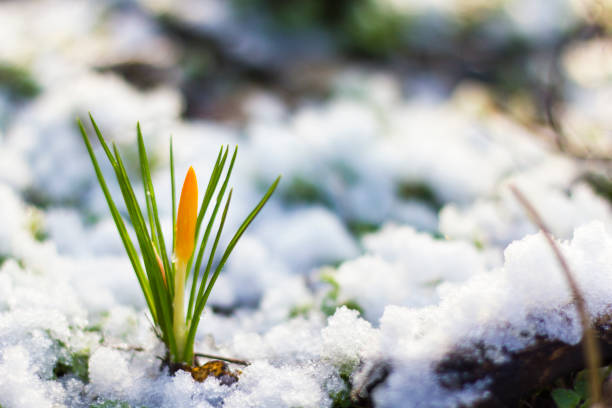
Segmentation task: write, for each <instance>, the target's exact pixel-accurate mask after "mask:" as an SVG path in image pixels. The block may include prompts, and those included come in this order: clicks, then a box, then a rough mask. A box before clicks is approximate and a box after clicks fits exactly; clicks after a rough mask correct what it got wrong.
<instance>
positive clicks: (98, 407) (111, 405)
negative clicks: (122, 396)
mask: <svg viewBox="0 0 612 408" xmlns="http://www.w3.org/2000/svg"><path fill="white" fill-rule="evenodd" d="M89 408H146V407H145V406H142V405H141V406H138V407H135V406H133V405H130V404H128V403H127V402H122V401H116V400H99V401H97V402H95V403H93V404H91V405H90V406H89Z"/></svg>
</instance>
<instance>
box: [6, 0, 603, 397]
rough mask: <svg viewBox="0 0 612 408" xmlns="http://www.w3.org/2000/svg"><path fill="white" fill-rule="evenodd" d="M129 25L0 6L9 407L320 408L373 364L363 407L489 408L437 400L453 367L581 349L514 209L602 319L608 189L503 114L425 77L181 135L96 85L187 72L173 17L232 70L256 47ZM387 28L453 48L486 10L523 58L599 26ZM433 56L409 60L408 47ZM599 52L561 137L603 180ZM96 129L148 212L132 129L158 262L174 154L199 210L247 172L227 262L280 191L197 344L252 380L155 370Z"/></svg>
mask: <svg viewBox="0 0 612 408" xmlns="http://www.w3.org/2000/svg"><path fill="white" fill-rule="evenodd" d="M111 3H112V4H111ZM115 3H116V4H115ZM119 3H121V2H96V1H83V2H74V1H69V0H41V1H36V2H25V1H24V2H8V3H7V2H4V3H0V37H1V38H3V41H2V43H1V44H0V63H1V64H7V65H10V66H14V67H17V68H19V69H22V70H24V71H25V72H27V73H28V74H29V75H31V76H32V77H33V78H34V79H35V80H36V82H37V83H38V85H39V86H40V93H39V94H38V95H36V96H32V97H31V98H29V99H27V100H25V101H24V102H22V103H20V104H12V102H10V100H9V99H8V98H5V96H4V94H3V93H2V91H1V90H0V406H1V407H3V408H22V407H23V408H26V407H53V408H59V407H70V408H81V407H89V406H91V405H92V404H95V403H99V404H108V405H109V406H113V405H112V404H115V403H116V404H122V403H125V404H129V406H131V407H140V406H145V407H147V408H154V407H176V406H181V407H183V406H184V407H199V408H209V407H210V408H213V407H214V408H218V407H221V406H223V407H227V408H233V407H271V408H276V407H279V408H280V407H295V406H301V407H330V406H332V405H333V404H334V403H336V404H341V403H343V402H346V401H339V402H338V401H337V399H341V398H343V395H344V396H345V397H344V398H346V395H348V392H349V391H350V385H351V383H352V384H353V385H354V384H357V383H358V382H359V381H361V380H362V379H363V377H364V376H365V375H367V372H368V369H369V368H371V367H373V366H375V365H376V364H378V363H379V362H386V363H387V364H389V366H390V367H391V371H390V375H389V377H388V378H387V379H386V380H385V381H384V382H383V383H382V384H380V385H379V386H378V387H376V389H375V390H374V394H373V398H374V402H375V403H376V406H378V407H397V406H406V405H409V406H458V405H461V404H466V405H469V404H470V403H472V402H474V401H476V400H477V399H480V398H483V397H486V395H487V386H488V380H487V379H484V380H482V381H480V382H477V383H474V384H472V385H471V386H466V387H464V388H462V389H458V390H451V389H446V388H444V387H443V386H442V385H441V384H440V377H439V375H438V374H437V373H436V371H435V367H436V365H437V364H439V363H440V361H442V360H443V359H444V357H445V356H446V355H447V353H449V352H451V351H452V350H455V349H457V348H468V349H469V348H470V347H475V344H485V345H486V346H487V350H488V351H487V353H488V354H487V357H489V358H491V359H492V360H493V361H496V362H501V361H506V360H507V359H509V358H511V357H512V356H511V353H512V352H516V351H520V350H522V349H524V348H525V347H527V346H529V345H533V344H534V343H535V342H537V341H538V339H550V340H559V341H561V342H564V343H566V344H570V345H574V344H577V343H578V342H579V341H580V338H581V326H580V324H579V322H578V319H577V315H576V311H575V307H574V306H575V305H574V303H573V301H572V297H571V294H570V292H569V290H568V286H567V283H566V281H565V279H564V277H563V275H562V273H561V271H560V269H559V266H558V264H557V261H556V259H555V258H554V257H553V255H552V252H551V249H550V247H549V246H548V244H547V243H546V242H545V240H544V239H543V236H542V234H541V233H538V232H537V229H536V228H535V227H534V225H533V223H532V222H531V221H530V220H529V218H528V217H527V215H526V214H525V211H524V209H523V208H522V207H521V206H520V205H519V203H518V202H517V201H516V199H515V198H514V197H513V195H512V193H511V191H510V189H509V188H508V187H509V186H510V185H515V186H517V187H518V188H520V189H521V191H522V192H524V194H525V195H526V196H527V197H528V198H529V200H530V201H531V202H532V203H533V205H534V207H535V208H536V209H537V210H538V212H539V213H540V214H541V216H542V218H543V219H544V221H545V223H546V224H547V225H548V226H549V228H550V230H551V231H552V233H553V235H554V236H555V239H557V242H558V244H559V246H560V247H561V249H562V251H563V253H564V255H565V257H566V258H567V260H568V262H569V264H570V267H571V269H572V272H573V273H574V275H575V277H576V279H577V281H578V285H579V286H580V288H581V289H582V291H583V293H584V296H585V299H586V303H587V308H588V312H589V315H590V317H591V318H592V319H596V318H597V317H600V316H604V315H607V314H609V313H610V312H611V307H610V301H609V299H610V298H611V295H612V235H611V234H612V212H611V211H610V209H611V208H610V202H609V201H606V198H605V197H604V196H602V195H599V194H598V193H597V192H596V191H595V190H594V189H593V187H592V186H591V185H590V184H589V183H587V182H586V181H585V177H584V175H585V174H586V173H588V172H589V171H591V170H592V168H591V167H589V166H592V165H593V163H589V162H588V160H575V159H572V158H571V157H570V156H568V155H567V154H562V152H559V151H558V150H557V149H556V148H555V147H554V146H552V144H551V143H549V141H550V134H549V133H547V132H546V131H545V130H543V129H541V128H540V125H539V124H531V125H530V126H528V125H526V124H525V123H522V122H519V121H518V120H517V119H516V117H513V116H512V115H511V114H510V113H508V112H502V111H500V110H499V109H498V108H497V107H496V102H495V99H494V96H493V95H492V91H490V90H489V89H488V88H487V87H485V86H484V85H478V84H476V83H474V82H472V81H464V82H462V83H460V84H458V85H457V86H456V87H455V88H454V89H452V90H451V89H449V85H448V84H446V83H443V81H441V80H440V79H436V78H434V77H431V76H428V75H426V74H423V73H421V74H419V75H416V76H415V78H411V79H407V80H406V83H401V82H400V81H398V80H397V79H395V78H394V77H393V76H391V75H389V74H386V73H383V72H377V71H375V70H373V69H350V70H343V69H338V72H337V74H335V76H334V78H333V80H331V82H332V84H333V85H332V86H331V89H330V90H329V95H327V98H326V99H324V100H321V101H318V102H316V103H313V102H312V101H300V100H298V101H295V103H294V104H293V105H292V106H289V105H288V104H286V101H284V100H283V99H282V98H280V97H279V96H278V95H276V94H274V93H272V92H271V91H261V92H260V91H257V90H250V91H249V97H248V98H247V99H246V102H244V104H243V106H242V107H241V110H242V112H241V113H242V115H243V116H242V117H241V119H240V120H236V121H235V122H234V121H230V122H223V123H222V122H220V121H217V120H212V119H209V120H202V119H197V120H196V119H191V118H185V117H184V116H183V113H184V112H183V110H184V107H185V106H186V105H185V104H186V101H185V100H184V99H183V98H184V96H183V94H182V93H181V90H180V89H179V88H178V86H177V85H176V83H174V82H173V81H168V82H167V83H165V84H164V85H161V86H157V87H153V88H152V89H149V90H146V91H143V90H139V89H137V88H135V87H134V86H133V85H131V84H130V83H129V82H128V81H127V80H126V79H124V78H122V77H120V76H118V75H116V74H113V73H111V72H106V71H105V70H104V69H101V68H103V67H104V66H105V65H113V64H122V63H130V62H134V61H135V62H143V63H146V64H150V65H152V66H154V67H156V68H159V69H167V70H172V67H173V66H174V65H175V64H176V61H177V60H179V59H180V58H181V55H182V52H184V51H183V50H177V49H176V48H175V45H173V42H172V41H171V39H170V38H169V36H167V35H166V34H165V33H164V31H163V30H161V29H160V26H159V23H158V22H157V21H156V19H155V16H156V15H158V13H167V14H168V15H172V16H174V17H176V18H178V19H179V20H180V21H182V22H187V23H188V24H190V27H192V28H196V29H198V30H203V32H207V33H211V35H214V36H223V35H225V34H228V33H229V34H231V35H230V36H228V38H229V39H230V41H233V40H235V39H237V40H236V41H237V43H240V44H244V43H243V42H241V41H243V40H244V41H246V40H245V34H249V31H248V30H249V28H248V27H249V26H248V25H245V26H244V27H243V26H242V25H241V21H240V17H239V16H238V15H237V14H235V10H234V9H233V8H231V6H229V5H227V4H226V3H224V2H219V1H206V2H191V1H189V2H185V3H181V2H169V1H163V0H139V1H135V2H130V3H133V4H132V5H131V6H129V7H128V6H125V5H123V6H125V10H123V11H121V9H122V7H123V6H121V5H119ZM376 3H377V4H378V5H382V6H384V7H387V6H388V7H390V10H392V11H393V12H394V13H398V14H399V15H401V16H402V18H417V19H420V18H423V20H422V21H423V22H424V23H423V24H424V25H425V29H423V27H421V28H418V27H417V30H419V32H420V33H421V34H422V33H424V32H427V28H428V27H429V28H431V27H432V26H435V25H436V24H441V23H442V22H446V23H445V24H447V25H448V26H445V28H444V27H443V28H444V29H443V30H442V32H439V34H440V35H442V34H443V35H442V37H445V36H449V35H453V34H452V33H453V32H456V30H457V29H458V28H457V27H459V25H460V22H461V19H462V16H463V15H464V14H463V13H465V12H466V10H480V11H479V12H478V13H476V14H475V15H476V16H477V17H478V19H482V20H478V21H475V24H482V26H481V27H482V29H483V30H485V32H486V31H487V30H491V27H495V30H493V31H494V32H495V38H494V39H493V40H492V41H495V42H504V41H513V39H516V38H517V37H522V38H523V40H525V41H528V42H529V43H530V45H531V46H534V47H539V46H541V45H542V44H545V43H547V41H549V40H550V38H551V35H552V36H558V35H564V33H567V32H568V30H572V29H573V27H574V26H575V24H577V23H578V21H580V20H583V19H585V18H587V17H585V16H584V15H583V14H582V12H581V11H579V10H577V9H576V8H575V5H573V4H570V3H572V2H569V1H561V0H558V1H554V2H551V3H550V4H548V3H547V4H546V5H545V4H544V3H542V4H538V5H535V4H533V5H532V4H530V5H529V7H525V3H526V2H525V1H522V0H511V1H499V2H491V4H488V5H483V4H482V2H479V1H476V2H469V4H468V3H465V2H457V1H445V0H441V1H436V2H430V3H428V4H425V3H424V2H417V1H412V0H411V1H399V0H394V1H389V0H385V1H383V0H379V1H378V2H376ZM139 7H142V9H140V8H139ZM483 10H487V11H488V12H484V11H483ZM41 16H45V18H42V17H41ZM23 21H37V22H39V24H20V23H21V22H23ZM445 30H446V31H445ZM247 37H248V35H247ZM269 37H270V36H269V33H267V32H261V31H258V32H257V34H256V35H255V34H254V37H253V38H252V39H250V41H252V44H253V43H255V45H257V47H259V48H257V49H260V50H263V51H266V53H263V52H262V55H261V56H260V59H259V60H257V59H256V58H255V57H257V56H254V55H253V53H252V49H244V48H241V47H239V46H237V47H236V49H233V51H232V55H234V56H235V57H236V58H238V59H239V60H240V61H245V60H246V61H251V62H253V63H254V64H256V65H257V64H265V63H266V61H268V62H270V61H272V62H271V63H272V64H274V63H276V62H278V61H281V60H282V59H283V58H285V57H286V55H288V54H287V53H289V51H287V50H286V49H282V50H281V48H278V49H279V50H280V51H278V52H272V51H270V50H276V48H275V46H274V45H275V44H274V43H273V41H272V40H271V39H270V38H269ZM238 40H241V41H238ZM247 40H248V38H247ZM429 40H430V37H427V36H426V35H425V36H424V35H418V36H416V37H415V40H414V41H415V47H416V48H417V49H418V48H419V45H418V43H421V44H427V43H428V41H429ZM288 41H289V40H288ZM609 45H610V44H609V41H608V40H604V39H593V40H588V41H583V42H579V43H578V42H577V43H576V44H573V45H572V46H571V47H570V48H568V50H566V51H565V53H564V55H563V59H562V63H563V66H562V69H563V71H564V72H565V73H566V74H567V75H568V77H569V79H570V81H568V83H567V84H565V87H566V88H567V89H566V90H565V91H566V95H567V96H568V100H567V101H566V102H567V103H566V104H565V105H564V106H563V107H562V110H561V112H559V117H561V118H562V126H563V127H564V128H565V129H568V130H570V132H568V134H570V135H571V136H570V137H569V139H568V140H569V143H570V147H571V148H572V149H575V150H577V151H578V152H579V153H585V152H586V153H588V155H590V154H593V155H595V156H597V155H605V154H606V153H607V152H609V148H610V146H611V144H610V140H611V139H610V132H609V129H610V115H609V112H608V111H609V99H610V92H611V89H612V88H611V87H610V84H609V79H610V75H609V72H612V71H611V69H610V65H611V64H610V61H609V60H610V59H609V58H606V56H605V52H604V51H605V49H607V47H609ZM422 46H423V45H421V47H422ZM247 48H249V47H247ZM293 48H296V49H299V47H295V46H294V47H293ZM315 48H316V47H315ZM268 51H270V53H267V52H268ZM291 51H293V52H295V50H291ZM602 53H603V55H602ZM254 58H255V59H254ZM275 61H276V62H275ZM597 65H601V66H602V70H597V71H596V70H594V69H593V67H594V66H597ZM5 99H6V100H5ZM89 111H91V112H92V113H93V115H94V117H95V119H96V121H97V123H98V125H99V126H100V128H101V130H102V132H103V134H104V135H105V137H106V138H107V139H108V140H109V141H114V142H115V143H116V144H117V146H118V148H119V150H120V151H121V153H122V157H123V158H124V160H125V161H126V163H127V164H128V172H129V173H130V176H131V177H132V180H134V189H135V191H136V192H137V195H138V196H139V197H140V198H142V194H143V193H142V185H141V183H140V182H139V177H138V170H139V169H138V167H137V166H136V164H135V163H136V162H135V161H134V159H135V157H136V152H137V150H136V144H135V141H136V137H135V136H136V132H135V126H136V122H137V121H140V123H141V126H142V130H143V134H144V137H145V143H146V145H147V150H148V153H149V156H150V157H151V161H152V163H154V166H153V168H152V177H153V181H154V184H155V188H156V196H157V200H158V207H159V211H160V219H161V222H162V223H163V224H164V226H163V230H164V233H165V234H166V236H167V237H168V236H170V233H171V221H170V220H171V215H172V214H171V202H170V180H169V163H168V142H169V136H170V134H173V135H174V138H173V143H174V153H175V160H176V169H177V180H181V179H182V175H183V174H184V172H185V171H186V169H187V168H188V167H189V166H190V165H193V166H194V168H195V169H196V171H197V172H198V176H199V177H200V179H199V180H200V191H204V189H205V187H206V184H205V183H206V181H207V175H208V174H209V172H210V170H211V166H212V163H213V161H214V160H215V158H216V157H217V154H218V152H219V148H220V146H221V145H222V144H227V145H229V148H230V150H231V149H233V146H235V145H238V146H239V147H240V149H239V155H238V159H237V162H236V167H235V170H234V173H233V175H232V178H231V180H230V186H231V187H234V188H235V190H234V191H235V192H234V196H233V201H232V208H231V209H230V215H229V218H228V221H227V224H226V231H225V233H224V235H223V236H222V239H221V245H226V243H227V242H228V240H229V238H230V237H231V235H230V234H231V233H233V232H234V231H235V230H236V228H237V226H238V225H239V222H240V221H241V219H242V218H241V217H243V216H245V215H246V214H247V213H248V212H249V211H250V210H251V208H252V207H253V206H254V205H255V203H257V201H258V200H259V199H260V197H261V196H262V195H263V193H264V192H265V190H266V188H267V187H268V186H269V185H270V183H271V182H272V181H273V180H274V179H275V178H276V177H277V176H278V175H279V174H282V181H281V184H280V185H279V188H278V191H277V192H276V194H275V195H274V196H273V198H272V199H271V201H270V202H269V203H268V204H267V205H266V207H265V208H264V210H263V211H262V213H261V214H260V215H259V216H258V218H257V219H256V221H255V222H254V223H253V225H252V227H251V228H250V229H249V230H248V231H247V232H246V233H245V235H244V236H243V237H242V239H241V241H240V243H239V244H238V246H237V247H236V249H235V252H234V253H233V254H232V257H231V258H230V260H229V262H228V264H227V265H226V267H225V268H224V270H223V272H222V273H221V275H220V277H219V280H218V281H217V283H216V286H215V289H214V290H213V292H212V294H211V297H210V301H209V303H208V306H207V309H206V310H205V312H204V315H203V316H202V324H201V325H200V329H199V331H198V333H197V336H196V345H195V348H196V350H198V351H201V352H207V353H211V354H216V355H222V356H229V357H235V358H241V359H246V360H248V361H249V362H250V363H251V364H250V365H248V366H246V367H242V366H238V365H230V366H231V369H232V370H241V374H240V377H239V381H238V382H237V383H235V384H233V385H231V386H226V385H222V384H220V382H219V381H218V380H217V379H214V378H210V379H208V380H206V381H205V382H203V383H198V382H195V381H194V380H193V379H192V377H191V376H190V375H189V373H187V372H184V371H180V370H179V371H178V372H177V373H176V374H175V375H170V374H169V373H168V370H167V368H163V367H160V366H161V364H160V359H161V358H163V356H164V354H165V349H164V346H163V344H162V343H161V342H160V341H159V339H158V338H157V337H156V336H155V333H154V332H153V330H152V328H151V323H150V317H149V316H148V315H147V312H146V304H145V301H144V299H143V295H142V293H141V291H140V288H139V285H138V283H137V280H136V278H135V276H134V273H133V271H132V269H131V265H130V262H129V260H128V258H127V257H126V256H125V253H124V248H123V245H122V243H121V240H120V239H119V237H118V234H117V232H116V230H115V227H114V223H113V220H112V218H111V217H110V216H109V214H108V210H107V206H106V202H105V201H104V197H103V195H102V194H101V191H100V189H99V186H98V185H97V180H96V176H95V173H94V172H93V168H92V166H91V163H90V161H89V157H88V155H87V153H86V150H85V148H84V145H83V142H82V140H81V136H80V134H79V132H78V128H77V127H76V124H75V118H76V117H80V118H81V119H83V120H84V121H85V119H86V118H87V113H88V112H89ZM85 127H86V128H87V129H88V131H89V133H90V136H92V138H91V140H92V142H93V146H94V150H95V152H96V154H97V157H98V158H99V160H100V162H101V163H102V170H103V173H104V174H105V175H106V177H107V179H108V181H109V188H110V190H111V192H112V193H113V194H114V196H115V197H119V195H118V193H119V189H118V187H117V185H116V183H114V180H113V174H112V169H111V168H110V166H108V164H107V163H106V161H105V157H104V153H103V151H102V149H101V148H100V146H99V144H98V143H97V141H95V138H94V137H93V133H92V131H93V129H92V128H91V126H90V125H89V124H85ZM604 174H605V173H604ZM117 204H118V207H119V209H120V211H123V204H122V203H121V199H120V198H119V199H118V200H117ZM128 229H129V227H128ZM202 361H204V360H202Z"/></svg>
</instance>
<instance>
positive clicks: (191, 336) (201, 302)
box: [186, 176, 281, 351]
mask: <svg viewBox="0 0 612 408" xmlns="http://www.w3.org/2000/svg"><path fill="white" fill-rule="evenodd" d="M280 179H281V178H280V176H278V178H277V179H276V180H275V181H274V183H272V185H271V186H270V187H269V188H268V191H267V192H266V194H264V196H263V197H262V198H261V200H260V201H259V203H258V204H257V205H256V206H255V208H254V209H253V210H252V211H251V213H250V214H249V215H248V216H247V217H246V219H245V220H244V221H243V222H242V224H241V225H240V227H239V228H238V230H237V231H236V233H235V234H234V237H233V238H232V239H231V241H230V242H229V244H228V245H227V248H226V249H225V252H224V253H223V256H222V257H221V260H220V261H219V263H218V264H217V267H216V268H215V272H214V274H213V276H212V278H211V279H210V282H209V283H208V287H207V288H206V292H205V293H204V295H203V296H202V297H200V296H198V303H196V308H195V311H194V314H193V321H191V322H190V327H189V333H188V335H187V346H186V350H189V351H192V348H193V342H194V340H195V334H196V330H197V327H198V324H199V321H200V316H201V314H202V312H203V311H204V306H206V302H207V300H208V296H209V295H210V291H211V290H212V288H213V286H214V284H215V282H216V280H217V277H218V276H219V273H220V272H221V270H222V269H223V266H225V263H226V262H227V259H228V258H229V256H230V255H231V253H232V251H233V250H234V247H235V246H236V244H237V243H238V241H239V240H240V238H241V237H242V234H244V231H246V229H247V228H248V227H249V225H250V224H251V222H253V220H254V219H255V217H256V216H257V214H259V212H260V211H261V209H262V208H263V206H264V205H265V204H266V203H267V202H268V200H269V199H270V197H271V196H272V194H273V193H274V190H276V187H277V186H278V183H279V182H280ZM202 284H203V283H202Z"/></svg>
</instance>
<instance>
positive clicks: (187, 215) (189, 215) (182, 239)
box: [174, 167, 198, 263]
mask: <svg viewBox="0 0 612 408" xmlns="http://www.w3.org/2000/svg"><path fill="white" fill-rule="evenodd" d="M197 218H198V181H197V179H196V174H195V171H194V170H193V167H189V170H188V171H187V175H186V176H185V182H184V183H183V190H182V191H181V198H180V199H179V206H178V215H177V217H176V240H175V245H174V254H175V256H176V258H177V260H179V261H182V262H185V263H186V262H187V261H188V260H189V258H190V257H191V254H192V253H193V249H194V247H195V227H196V220H197Z"/></svg>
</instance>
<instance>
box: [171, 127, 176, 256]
mask: <svg viewBox="0 0 612 408" xmlns="http://www.w3.org/2000/svg"><path fill="white" fill-rule="evenodd" d="M170 189H171V190H172V250H173V251H174V245H175V242H176V237H175V236H174V234H175V232H174V231H176V183H175V179H174V148H173V145H172V136H170Z"/></svg>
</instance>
